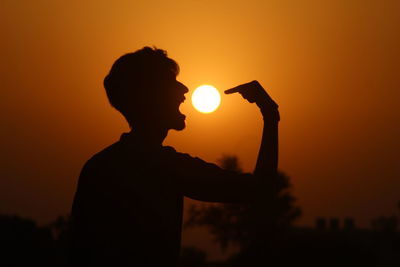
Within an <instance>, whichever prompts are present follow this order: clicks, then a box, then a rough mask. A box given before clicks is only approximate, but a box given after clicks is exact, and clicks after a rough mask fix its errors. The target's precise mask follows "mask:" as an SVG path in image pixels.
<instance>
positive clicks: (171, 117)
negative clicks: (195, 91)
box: [153, 77, 189, 131]
mask: <svg viewBox="0 0 400 267" xmlns="http://www.w3.org/2000/svg"><path fill="white" fill-rule="evenodd" d="M162 87H163V88H161V90H160V91H161V92H163V93H160V95H159V96H157V97H158V100H159V101H155V102H154V103H155V105H154V106H153V108H154V109H155V110H156V111H157V114H156V117H157V118H156V120H158V123H159V125H160V126H161V127H162V128H164V129H168V130H170V129H174V130H178V131H180V130H183V129H184V128H185V126H186V124H185V118H186V116H185V115H184V114H182V112H181V111H180V110H179V107H180V105H181V104H182V103H183V102H184V101H185V99H186V97H185V94H186V93H187V92H188V91H189V90H188V88H187V87H186V86H185V85H184V84H183V83H181V82H179V81H177V80H176V78H175V77H173V78H170V79H168V81H166V82H165V83H164V84H163V85H162Z"/></svg>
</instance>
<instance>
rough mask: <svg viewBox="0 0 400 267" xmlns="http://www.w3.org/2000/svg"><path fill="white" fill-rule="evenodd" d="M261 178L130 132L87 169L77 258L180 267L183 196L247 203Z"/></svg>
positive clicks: (76, 211) (73, 254)
mask: <svg viewBox="0 0 400 267" xmlns="http://www.w3.org/2000/svg"><path fill="white" fill-rule="evenodd" d="M256 180H257V179H255V178H254V176H253V175H251V174H240V173H237V172H233V171H227V170H223V169H221V168H220V167H218V166H217V165H215V164H211V163H207V162H205V161H203V160H201V159H199V158H195V157H191V156H190V155H188V154H184V153H179V152H177V151H175V149H173V148H172V147H169V146H161V145H160V146H145V145H144V144H143V143H142V142H141V140H137V138H135V137H134V136H133V135H132V134H128V133H123V134H122V135H121V138H120V140H119V141H118V142H116V143H114V144H112V145H110V146H109V147H107V148H105V149H103V150H102V151H100V152H99V153H97V154H95V155H94V156H93V157H92V158H90V159H89V160H88V161H87V162H86V163H85V165H84V166H83V168H82V171H81V174H80V177H79V181H78V186H77V190H76V193H75V197H74V202H73V206H72V211H71V218H72V228H71V229H72V230H71V243H70V244H71V246H70V263H71V265H73V266H121V267H122V266H174V265H176V264H177V262H178V256H179V252H180V241H181V226H182V212H183V197H184V196H187V197H190V198H193V199H197V200H202V201H210V202H237V201H242V200H245V199H246V198H248V196H249V195H251V194H252V192H251V191H252V190H253V189H254V187H255V186H257V185H256Z"/></svg>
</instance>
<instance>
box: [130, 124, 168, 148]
mask: <svg viewBox="0 0 400 267" xmlns="http://www.w3.org/2000/svg"><path fill="white" fill-rule="evenodd" d="M130 133H131V134H132V135H134V136H135V137H137V138H138V140H141V142H142V144H144V145H149V146H161V145H162V143H163V142H164V139H165V137H167V134H168V129H156V128H147V127H135V129H132V130H131V132H130Z"/></svg>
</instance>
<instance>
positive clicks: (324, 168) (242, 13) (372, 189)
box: [0, 0, 400, 227]
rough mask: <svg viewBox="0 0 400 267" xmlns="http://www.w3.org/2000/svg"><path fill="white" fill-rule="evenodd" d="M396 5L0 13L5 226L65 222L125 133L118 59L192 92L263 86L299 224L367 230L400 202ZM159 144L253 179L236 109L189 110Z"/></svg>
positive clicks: (244, 126)
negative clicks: (325, 221)
mask: <svg viewBox="0 0 400 267" xmlns="http://www.w3.org/2000/svg"><path fill="white" fill-rule="evenodd" d="M399 13H400V1H398V0H376V1H375V0H374V1H372V0H363V1H361V0H352V1H349V0H332V1H331V0H329V1H316V0H315V1H309V0H306V1H285V0H276V1H268V0H258V1H255V0H246V1H235V0H229V1H228V0H191V1H190V0H186V1H184V0H180V1H177V0H168V1H161V0H154V1H99V0H96V1H95V0H90V1H60V0H35V1H29V0H26V1H18V0H1V2H0V29H1V31H0V33H1V42H0V49H1V51H2V59H1V60H0V82H1V90H0V97H1V101H2V104H1V106H0V108H1V112H0V116H1V130H0V142H1V146H0V147H1V149H0V161H1V164H0V212H1V213H11V214H18V215H21V216H24V217H31V218H34V219H35V220H38V221H39V222H40V223H48V222H50V221H52V220H54V219H55V218H56V217H57V216H59V215H65V214H67V213H68V212H69V209H70V206H71V202H72V198H73V194H74V191H75V187H76V182H77V178H78V175H79V172H80V169H81V168H82V165H83V164H84V163H85V161H86V160H87V159H88V158H89V157H90V156H92V155H93V154H94V153H96V152H98V151H99V150H101V149H103V148H104V147H106V146H108V145H109V144H111V143H113V142H115V141H117V140H118V139H119V137H120V135H121V133H123V132H126V131H128V130H129V129H128V125H127V123H126V122H125V121H124V120H123V118H122V116H121V115H120V114H119V113H118V112H117V111H115V110H113V109H112V108H111V106H110V105H109V104H108V102H107V98H106V95H105V92H104V88H103V87H102V81H103V78H104V76H105V75H106V74H107V72H108V71H109V69H110V67H111V65H112V63H113V62H114V61H115V60H116V59H117V58H118V57H119V56H121V55H122V54H124V53H127V52H132V51H135V50H137V49H140V48H142V47H143V46H147V45H148V46H153V45H154V46H156V47H158V48H162V49H165V50H167V51H168V55H169V56H170V57H171V58H173V59H175V60H176V61H177V62H178V63H179V65H180V68H181V73H180V75H179V76H178V80H179V81H181V82H183V83H184V84H185V85H187V86H188V87H189V89H190V92H189V93H188V95H187V98H188V99H189V97H190V95H191V93H192V92H193V90H194V89H195V88H196V87H197V86H199V85H201V84H211V85H213V86H215V87H216V88H218V89H219V90H220V92H223V90H225V89H228V88H230V87H233V86H236V85H239V84H241V83H245V82H249V81H251V80H258V81H259V82H260V83H261V84H262V85H263V86H264V88H265V89H266V90H267V91H268V92H269V94H270V95H271V96H272V97H273V98H274V99H275V100H276V102H277V103H278V104H279V106H280V113H281V124H280V159H279V160H280V162H279V168H280V169H281V170H283V171H284V172H285V173H286V174H288V175H289V176H290V177H291V181H292V184H293V194H294V195H295V196H296V197H297V198H298V202H297V203H298V204H299V205H300V206H301V207H302V209H303V213H304V214H303V216H302V217H301V219H300V220H299V222H298V223H299V224H301V225H304V224H306V225H312V224H313V222H314V219H315V217H316V216H327V217H338V218H341V219H342V218H344V217H348V216H350V217H353V218H355V220H356V224H357V225H359V226H365V227H367V226H369V222H370V220H371V219H372V218H374V217H377V216H380V215H393V214H396V212H397V211H396V205H397V202H398V201H400V162H399V151H400V141H399V136H400V108H399V103H398V102H399V100H400V16H399ZM181 111H182V112H183V113H185V114H186V115H187V120H186V122H187V128H186V129H185V130H184V131H182V132H173V131H171V132H170V135H169V136H168V138H167V140H166V142H165V144H166V145H172V146H174V147H175V148H176V149H177V150H178V151H181V152H186V153H189V154H191V155H192V156H198V157H200V158H202V159H204V160H206V161H210V162H216V161H217V159H218V158H220V157H221V156H222V155H224V154H230V155H232V154H233V155H237V156H238V157H239V159H240V162H241V164H242V166H243V168H244V170H245V171H248V172H250V171H252V170H253V168H254V164H255V160H256V157H257V152H258V147H259V144H260V138H261V129H262V118H261V115H260V114H259V111H258V110H257V107H256V106H255V105H251V104H249V103H247V102H246V101H244V100H243V99H242V98H241V97H240V96H239V95H229V96H228V95H222V99H221V106H220V108H219V109H217V111H215V112H213V113H210V114H202V113H199V112H198V111H196V110H195V109H194V108H193V106H192V105H191V103H190V101H186V102H185V103H184V104H183V105H182V107H181Z"/></svg>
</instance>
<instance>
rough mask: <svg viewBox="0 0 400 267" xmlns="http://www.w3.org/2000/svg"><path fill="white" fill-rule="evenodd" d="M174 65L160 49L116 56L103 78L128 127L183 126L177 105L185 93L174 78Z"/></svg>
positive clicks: (147, 49) (176, 70)
mask: <svg viewBox="0 0 400 267" xmlns="http://www.w3.org/2000/svg"><path fill="white" fill-rule="evenodd" d="M178 73H179V66H178V64H177V63H176V62H175V61H174V60H172V59H170V58H168V57H167V53H166V52H165V51H164V50H161V49H156V48H150V47H144V48H142V49H140V50H138V51H136V52H134V53H128V54H125V55H123V56H122V57H120V58H119V59H117V60H116V61H115V62H114V64H113V66H112V67H111V70H110V73H109V74H108V75H107V76H106V77H105V78H104V87H105V89H106V93H107V97H108V100H109V101H110V104H111V105H112V106H113V107H114V108H115V109H117V110H118V111H120V112H121V113H122V115H124V117H125V118H126V120H127V121H128V123H129V125H130V127H131V128H134V127H147V128H158V129H160V128H161V129H176V130H182V129H183V128H185V116H184V115H183V114H182V113H181V112H180V111H179V105H180V104H181V103H182V102H183V101H184V100H185V97H184V94H185V93H187V92H188V89H187V87H186V86H184V85H183V84H182V83H180V82H178V81H177V80H176V76H177V75H178Z"/></svg>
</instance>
